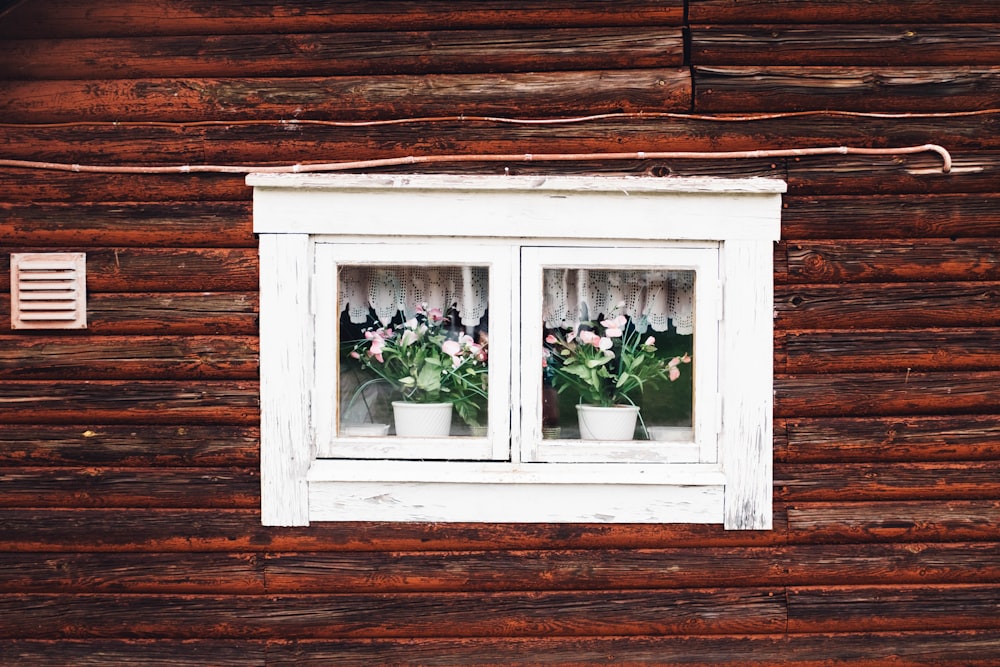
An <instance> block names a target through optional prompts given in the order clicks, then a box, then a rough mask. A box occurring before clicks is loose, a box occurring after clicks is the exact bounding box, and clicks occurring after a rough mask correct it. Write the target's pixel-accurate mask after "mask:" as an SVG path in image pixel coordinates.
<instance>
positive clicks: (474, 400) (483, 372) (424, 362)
mask: <svg viewBox="0 0 1000 667" xmlns="http://www.w3.org/2000/svg"><path fill="white" fill-rule="evenodd" d="M450 325H451V322H450V320H449V319H448V318H446V317H445V316H444V314H443V312H442V311H441V309H439V308H431V309H428V308H427V305H426V304H423V305H421V306H418V307H417V314H416V316H415V317H413V318H411V319H409V320H406V321H405V322H403V323H402V324H401V325H399V326H397V327H396V328H393V327H392V326H388V327H381V326H379V327H372V328H369V329H367V330H366V331H365V332H364V340H359V341H357V342H356V343H354V344H353V346H352V349H351V351H350V356H351V357H352V358H354V359H356V360H358V361H359V362H360V363H361V365H362V366H363V367H365V368H367V369H369V370H371V371H372V372H373V373H375V375H377V376H378V378H380V379H381V380H384V381H386V382H388V383H389V384H390V385H392V386H393V387H394V388H395V389H397V390H398V391H399V393H400V395H401V396H402V398H403V400H404V401H410V402H414V403H451V404H452V405H454V408H455V411H456V412H458V414H459V416H460V417H461V418H462V420H463V421H465V423H467V424H469V425H470V426H478V425H479V423H480V416H481V414H482V413H484V412H485V407H486V399H487V396H488V394H487V390H488V377H489V366H488V353H487V345H486V341H485V339H484V340H483V341H482V342H477V341H475V340H474V339H473V338H472V337H471V336H469V335H468V334H465V333H459V332H458V331H452V330H451V329H450Z"/></svg>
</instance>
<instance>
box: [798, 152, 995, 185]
mask: <svg viewBox="0 0 1000 667" xmlns="http://www.w3.org/2000/svg"><path fill="white" fill-rule="evenodd" d="M932 143H933V140H932ZM787 169H788V174H787V178H788V187H789V192H790V193H793V194H825V195H832V194H841V195H842V194H855V195H863V194H911V193H912V194H924V193H927V194H934V193H941V194H943V193H959V192H963V193H970V194H972V193H982V192H989V193H993V192H996V182H997V178H998V176H1000V153H997V152H996V151H962V152H957V153H954V154H952V169H951V171H950V172H948V173H944V172H942V170H941V161H940V159H939V158H938V156H936V155H934V156H932V155H927V154H921V155H911V156H895V157H891V158H883V157H880V158H873V157H861V158H859V157H855V156H846V157H843V158H831V157H830V156H826V157H814V156H805V157H798V158H793V159H791V160H789V161H788V163H787Z"/></svg>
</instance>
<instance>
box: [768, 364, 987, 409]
mask: <svg viewBox="0 0 1000 667" xmlns="http://www.w3.org/2000/svg"><path fill="white" fill-rule="evenodd" d="M998 380H1000V371H965V372H959V371H954V372H952V371H949V372H936V373H922V372H921V373H916V372H912V373H911V372H895V373H842V374H841V373H838V374H835V375H828V376H819V375H778V376H776V377H775V382H774V393H775V401H774V412H775V415H776V416H782V417H792V416H795V417H820V416H828V417H840V416H845V415H851V416H857V417H861V416H868V415H934V414H940V412H941V405H942V404H947V405H948V406H949V409H950V412H952V413H955V414H984V413H985V414H997V413H998V412H1000V395H998V394H997V392H996V385H997V381H998Z"/></svg>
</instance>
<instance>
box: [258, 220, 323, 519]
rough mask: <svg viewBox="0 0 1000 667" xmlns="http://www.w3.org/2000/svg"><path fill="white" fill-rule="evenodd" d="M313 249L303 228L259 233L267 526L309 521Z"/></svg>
mask: <svg viewBox="0 0 1000 667" xmlns="http://www.w3.org/2000/svg"><path fill="white" fill-rule="evenodd" d="M310 254H311V253H310V242H309V237H308V236H305V235H264V236H261V238H260V281H261V283H260V312H261V317H260V376H261V382H260V398H261V451H260V477H261V483H260V486H261V489H260V490H261V519H262V521H263V523H264V525H268V526H301V525H306V524H308V523H309V505H308V503H309V495H308V485H307V482H306V474H307V473H308V471H309V466H310V465H311V463H312V460H313V458H314V452H313V447H312V437H313V434H312V428H311V425H310V421H309V405H310V393H311V391H312V388H313V374H312V355H313V338H312V333H313V326H312V316H311V313H310V304H309V293H310V292H309V282H310V278H311V275H312V267H311V265H310V264H311V263H310Z"/></svg>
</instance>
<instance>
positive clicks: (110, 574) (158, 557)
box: [0, 553, 265, 595]
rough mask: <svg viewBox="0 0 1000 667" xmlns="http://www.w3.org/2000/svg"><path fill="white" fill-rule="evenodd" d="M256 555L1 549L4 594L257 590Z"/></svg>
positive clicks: (258, 569) (260, 588)
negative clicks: (3, 551) (11, 551)
mask: <svg viewBox="0 0 1000 667" xmlns="http://www.w3.org/2000/svg"><path fill="white" fill-rule="evenodd" d="M264 590H265V588H264V574H263V568H262V567H261V559H260V558H259V557H258V556H257V555H255V554H248V553H232V554H227V553H191V554H176V553H171V554H156V553H143V554H131V553H124V554H108V553H102V554H88V553H82V554H69V555H64V554H31V555H29V554H0V592H3V593H17V592H19V593H216V594H218V593H237V594H245V595H252V594H261V593H263V592H264Z"/></svg>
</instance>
